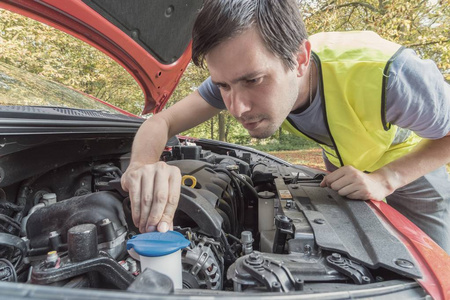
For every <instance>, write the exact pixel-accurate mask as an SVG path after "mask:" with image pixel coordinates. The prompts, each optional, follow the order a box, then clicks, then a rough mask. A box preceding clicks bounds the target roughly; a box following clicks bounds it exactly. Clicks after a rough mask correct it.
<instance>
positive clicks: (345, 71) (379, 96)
mask: <svg viewBox="0 0 450 300" xmlns="http://www.w3.org/2000/svg"><path fill="white" fill-rule="evenodd" d="M309 40H310V41H311V45H312V50H313V54H312V55H313V56H314V58H315V59H316V62H317V65H318V70H319V76H320V79H321V82H322V85H321V89H320V91H318V92H320V96H321V98H322V108H323V112H324V120H325V123H326V127H327V130H328V133H329V135H330V137H331V141H332V143H333V147H334V149H333V148H330V147H328V146H327V145H324V144H320V146H321V147H322V148H323V149H324V152H325V154H326V156H327V158H328V160H329V161H330V162H331V163H332V164H333V165H335V166H337V167H339V166H344V165H351V166H353V167H355V168H357V169H359V170H361V171H368V172H372V171H375V170H377V169H379V168H381V167H382V166H384V165H385V164H387V163H389V162H391V161H393V160H395V159H397V158H399V157H401V156H403V155H405V154H406V153H408V152H409V151H411V149H412V148H413V147H414V146H415V145H417V143H418V142H419V141H420V140H421V138H420V137H418V136H417V135H415V134H414V133H413V132H411V134H410V135H409V137H408V138H407V139H406V140H405V141H403V142H402V143H400V144H395V145H392V142H393V140H394V137H395V134H396V132H397V130H398V127H397V126H395V125H391V124H389V123H387V122H386V107H385V102H386V99H385V90H386V85H387V81H388V74H389V66H390V64H391V63H392V61H393V60H394V59H395V57H396V56H397V54H398V53H399V52H400V51H401V50H402V47H401V46H400V45H398V44H395V43H393V42H389V41H387V40H384V39H382V38H381V37H380V36H378V35H377V34H376V33H374V32H370V31H366V32H328V33H319V34H316V35H313V36H311V37H310V39H309ZM282 126H283V128H284V129H286V130H288V131H290V132H292V133H294V134H296V135H298V136H302V137H308V136H305V134H303V133H302V132H300V131H299V130H298V129H297V128H296V127H295V126H294V125H293V124H292V123H291V122H290V121H289V120H285V121H284V122H283V125H282Z"/></svg>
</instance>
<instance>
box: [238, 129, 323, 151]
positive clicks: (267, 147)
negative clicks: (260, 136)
mask: <svg viewBox="0 0 450 300" xmlns="http://www.w3.org/2000/svg"><path fill="white" fill-rule="evenodd" d="M247 146H250V147H253V148H255V149H257V150H260V151H266V152H270V151H282V150H304V149H311V148H316V147H317V144H316V143H315V142H313V141H311V140H308V139H305V138H301V137H298V136H295V135H293V134H290V133H283V134H282V135H281V137H279V138H278V137H277V136H276V135H275V136H273V137H271V138H269V139H265V140H255V141H254V143H253V144H248V145H247Z"/></svg>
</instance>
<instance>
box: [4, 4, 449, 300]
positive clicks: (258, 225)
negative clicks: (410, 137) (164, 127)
mask: <svg viewBox="0 0 450 300" xmlns="http://www.w3.org/2000/svg"><path fill="white" fill-rule="evenodd" d="M201 5H202V1H199V0H184V1H171V2H169V1H157V0H152V1H137V0H135V1H131V0H127V1H125V0H114V1H113V0H64V1H61V0H40V1H31V0H9V1H0V8H3V9H7V10H10V11H12V12H15V13H19V14H22V15H24V16H27V17H31V18H33V19H36V20H38V21H41V22H43V23H46V24H48V25H51V26H53V27H55V28H57V29H59V30H62V31H65V32H67V33H70V34H72V35H73V36H75V37H77V38H79V39H81V40H83V41H85V42H87V43H89V44H91V45H92V46H94V47H96V48H98V49H100V50H101V51H103V52H104V53H106V54H107V55H109V56H110V57H112V58H113V59H114V60H116V61H117V62H118V63H120V64H121V65H122V66H123V67H124V68H125V69H126V70H128V72H129V73H130V74H131V75H132V76H133V77H134V78H135V79H136V81H137V82H138V83H139V85H140V86H141V88H142V90H143V92H144V96H145V108H144V112H146V113H148V112H154V113H157V112H158V111H160V110H162V108H163V107H164V105H165V104H166V102H167V100H168V99H169V97H170V96H171V94H172V92H173V91H174V89H175V87H176V85H177V84H178V81H179V80H180V77H181V76H182V74H183V72H184V70H185V68H186V66H187V64H188V63H189V61H190V54H191V50H190V31H191V28H192V25H193V20H194V19H195V14H196V12H197V11H198V9H199V8H200V7H201ZM31 81H33V82H34V83H33V84H36V85H30V82H31ZM19 86H20V87H21V88H22V89H24V90H26V89H27V90H28V91H30V90H33V89H36V88H35V87H36V86H40V89H39V90H41V91H44V92H43V93H41V95H40V96H41V97H42V98H46V97H47V96H48V95H47V93H46V91H50V90H54V89H57V90H58V93H59V94H58V95H63V96H61V97H60V99H59V100H61V102H59V100H58V99H53V100H52V101H51V102H49V103H50V104H46V105H30V104H29V103H32V102H27V101H23V100H24V97H23V95H28V93H25V92H22V93H16V94H14V93H12V92H11V90H12V89H13V88H16V87H19ZM2 89H3V90H2ZM19 94H21V95H22V96H21V97H19V96H17V95H19ZM0 97H2V98H1V99H0V104H1V106H0V131H1V134H0V297H1V298H4V299H29V298H33V299H72V298H73V299H75V298H77V299H78V298H81V297H84V298H87V299H94V298H95V299H119V298H120V299H124V298H129V299H160V298H163V297H165V298H166V297H167V298H170V299H181V298H187V297H193V298H196V299H211V298H237V297H239V298H248V299H250V298H251V299H253V298H254V297H259V298H263V299H266V298H270V299H312V298H314V299H350V298H351V299H354V298H358V299H365V298H370V299H394V298H395V299H424V298H427V297H431V298H433V299H450V257H449V255H448V254H446V253H445V252H444V251H443V250H442V249H441V248H440V247H439V246H438V245H437V244H436V243H434V242H433V241H432V240H431V239H430V238H429V237H428V236H427V235H425V234H424V233H423V232H422V231H421V230H420V229H418V228H417V227H416V226H415V225H414V224H412V223H411V222H410V221H408V220H407V219H406V218H405V217H403V216H402V215H401V214H399V213H398V212H397V211H395V210H394V209H393V208H391V207H390V206H389V205H387V204H386V203H384V202H376V201H365V202H363V201H349V200H348V199H345V198H343V197H341V196H339V195H338V194H337V193H336V192H334V191H332V190H330V189H326V188H321V187H320V186H319V183H320V181H321V178H322V177H323V173H324V172H323V171H320V170H316V169H311V168H307V167H304V166H297V165H291V164H289V163H287V162H285V161H282V160H280V159H278V158H275V157H273V156H270V155H268V154H266V153H263V152H259V151H256V150H254V149H250V148H246V147H242V146H238V145H233V144H228V143H223V142H218V141H212V140H205V139H190V138H186V137H174V138H172V139H171V140H170V141H169V143H168V145H167V148H166V150H165V151H164V153H163V155H162V156H161V159H162V160H165V161H166V162H167V163H169V164H173V165H176V166H178V167H179V168H180V170H181V172H182V175H184V180H183V186H182V189H181V191H182V192H181V195H180V201H179V206H178V209H177V212H176V215H175V219H174V226H175V227H174V231H175V232H178V233H179V234H181V236H182V237H183V238H184V239H186V240H187V241H188V243H187V244H186V245H184V246H183V247H182V248H181V266H180V267H181V274H182V288H174V285H173V282H172V280H171V279H170V278H169V277H167V276H166V275H164V274H163V273H164V272H163V271H164V270H159V271H160V272H159V271H158V270H150V269H144V268H142V267H141V263H140V262H139V261H138V260H137V259H136V258H134V257H133V256H130V254H129V252H128V251H127V242H129V241H131V240H133V239H134V236H136V235H137V234H138V233H139V232H138V230H137V228H135V227H134V225H133V222H132V221H131V213H130V208H129V199H128V197H127V194H126V193H125V192H124V191H123V190H121V187H120V177H121V175H122V173H123V172H124V170H125V169H126V167H127V166H128V164H129V158H130V152H131V144H132V141H133V137H134V134H135V133H136V130H137V129H138V128H139V126H140V124H141V123H142V121H143V120H142V119H141V118H139V117H136V116H133V115H132V114H129V113H126V112H125V111H122V110H120V109H118V108H115V107H111V106H110V105H108V104H106V103H104V102H101V100H99V99H93V98H92V97H90V96H87V95H85V94H81V93H78V92H76V91H74V90H72V89H68V88H65V87H63V86H61V85H59V84H55V83H52V82H50V81H46V80H42V79H36V76H35V75H30V74H27V73H24V72H23V71H20V70H16V69H15V68H13V67H11V66H9V65H7V64H3V63H2V64H0ZM68 99H71V101H68ZM72 99H75V100H74V101H75V102H76V103H77V105H73V104H71V103H73V102H74V101H72ZM25 100H26V97H25ZM63 100H65V101H63ZM15 101H16V102H15ZM30 101H31V100H30Z"/></svg>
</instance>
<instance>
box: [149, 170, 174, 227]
mask: <svg viewBox="0 0 450 300" xmlns="http://www.w3.org/2000/svg"><path fill="white" fill-rule="evenodd" d="M165 171H166V170H159V171H158V170H157V174H155V185H154V189H153V203H152V207H151V210H150V213H149V215H148V218H147V220H146V222H147V226H157V225H158V223H159V222H160V220H161V217H162V215H163V212H164V209H165V207H166V205H167V202H168V195H169V181H168V178H167V174H165V173H166V172H165ZM167 229H168V227H167ZM167 229H166V231H167Z"/></svg>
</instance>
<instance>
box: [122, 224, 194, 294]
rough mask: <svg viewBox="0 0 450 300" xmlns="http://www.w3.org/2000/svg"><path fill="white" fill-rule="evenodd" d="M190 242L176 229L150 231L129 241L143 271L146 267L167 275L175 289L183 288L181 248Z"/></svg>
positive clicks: (131, 251) (128, 243) (129, 248)
mask: <svg viewBox="0 0 450 300" xmlns="http://www.w3.org/2000/svg"><path fill="white" fill-rule="evenodd" d="M189 244H190V242H189V240H187V239H186V238H185V237H184V236H183V235H182V234H181V233H179V232H176V231H167V232H165V233H162V232H148V233H143V234H138V235H135V236H133V237H132V238H131V239H129V240H128V241H127V250H128V253H130V255H131V256H132V257H133V258H135V259H137V260H140V262H141V272H142V271H144V270H145V269H146V268H150V269H152V270H154V271H157V272H159V273H162V274H164V275H167V276H169V277H170V279H172V281H173V285H174V288H175V289H181V288H183V277H182V274H183V273H182V271H183V270H182V267H181V249H183V248H186V247H187V246H188V245H189Z"/></svg>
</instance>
